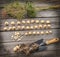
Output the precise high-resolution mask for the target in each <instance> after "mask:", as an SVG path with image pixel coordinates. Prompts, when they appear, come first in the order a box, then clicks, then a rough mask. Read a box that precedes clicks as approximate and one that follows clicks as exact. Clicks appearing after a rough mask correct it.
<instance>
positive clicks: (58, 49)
mask: <svg viewBox="0 0 60 57" xmlns="http://www.w3.org/2000/svg"><path fill="white" fill-rule="evenodd" d="M11 1H12V0H1V1H0V6H1V7H2V6H3V5H4V4H6V3H10V2H11ZM20 1H21V2H25V1H27V0H23V1H22V0H20ZM29 1H30V0H29ZM31 1H32V0H31ZM33 2H34V3H36V5H40V6H50V5H57V4H60V1H59V0H50V1H49V0H42V1H40V0H33ZM1 9H2V8H1ZM1 9H0V11H1ZM26 19H28V18H26ZM30 19H39V20H50V21H51V25H52V27H51V29H48V30H52V31H53V33H52V34H49V35H40V36H27V37H25V36H24V37H23V39H22V40H21V41H20V42H17V41H16V42H15V41H12V40H11V35H12V34H13V33H14V32H15V31H8V32H0V57H51V56H52V57H60V43H56V44H52V45H49V46H47V49H46V50H44V51H41V52H37V53H34V54H31V55H30V56H26V55H21V54H15V53H14V52H13V50H12V49H13V47H14V46H15V45H17V44H21V43H32V42H34V41H37V40H39V39H42V38H43V39H44V40H48V39H51V38H54V37H60V9H56V10H53V9H52V10H46V11H40V12H38V13H37V17H36V18H30ZM12 20H14V21H17V20H16V19H2V18H1V13H0V23H2V24H3V23H4V21H8V22H10V21H12ZM0 28H1V26H0ZM36 31H41V30H36ZM19 32H21V33H24V32H26V31H19Z"/></svg>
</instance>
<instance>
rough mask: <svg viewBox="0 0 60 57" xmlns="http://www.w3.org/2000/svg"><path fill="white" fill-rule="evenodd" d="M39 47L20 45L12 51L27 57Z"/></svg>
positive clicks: (36, 45)
mask: <svg viewBox="0 0 60 57" xmlns="http://www.w3.org/2000/svg"><path fill="white" fill-rule="evenodd" d="M38 47H39V45H38V44H36V43H33V44H31V45H29V44H21V45H20V46H16V47H15V48H14V49H13V50H14V51H16V52H20V53H23V54H26V55H29V54H31V53H33V52H35V51H36V50H37V49H38Z"/></svg>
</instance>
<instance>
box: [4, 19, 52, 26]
mask: <svg viewBox="0 0 60 57" xmlns="http://www.w3.org/2000/svg"><path fill="white" fill-rule="evenodd" d="M31 23H36V24H37V23H41V24H43V23H46V24H49V23H51V22H50V21H49V20H46V21H45V20H22V21H17V22H14V21H11V23H10V24H11V25H15V24H17V25H20V24H31ZM4 24H5V25H6V26H8V25H9V22H8V21H5V22H4Z"/></svg>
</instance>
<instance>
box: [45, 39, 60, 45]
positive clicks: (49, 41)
mask: <svg viewBox="0 0 60 57" xmlns="http://www.w3.org/2000/svg"><path fill="white" fill-rule="evenodd" d="M58 41H59V38H53V39H50V40H47V41H46V44H47V45H49V44H53V43H56V42H58Z"/></svg>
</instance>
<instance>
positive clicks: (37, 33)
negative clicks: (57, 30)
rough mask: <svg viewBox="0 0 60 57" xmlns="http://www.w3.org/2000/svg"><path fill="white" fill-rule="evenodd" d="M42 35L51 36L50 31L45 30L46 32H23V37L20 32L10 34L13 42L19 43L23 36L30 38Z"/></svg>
mask: <svg viewBox="0 0 60 57" xmlns="http://www.w3.org/2000/svg"><path fill="white" fill-rule="evenodd" d="M44 34H52V31H51V30H46V31H28V32H25V33H24V34H23V35H21V33H20V32H15V33H14V34H12V36H11V39H12V40H14V41H20V40H21V39H22V37H23V36H24V35H25V36H31V35H44Z"/></svg>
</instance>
